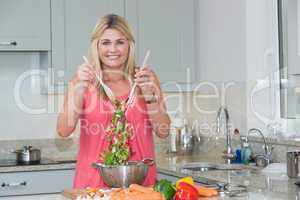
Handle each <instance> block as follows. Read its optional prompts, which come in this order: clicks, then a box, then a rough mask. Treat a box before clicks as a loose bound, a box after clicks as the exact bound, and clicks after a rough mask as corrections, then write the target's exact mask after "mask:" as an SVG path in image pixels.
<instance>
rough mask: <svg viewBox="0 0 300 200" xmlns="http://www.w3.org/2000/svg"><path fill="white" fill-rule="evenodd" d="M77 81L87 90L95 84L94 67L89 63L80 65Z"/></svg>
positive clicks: (76, 76)
mask: <svg viewBox="0 0 300 200" xmlns="http://www.w3.org/2000/svg"><path fill="white" fill-rule="evenodd" d="M75 80H76V83H79V84H80V86H82V87H84V88H87V87H88V86H89V85H90V84H91V83H94V82H95V70H94V67H93V66H92V65H91V64H88V63H83V64H81V65H79V66H78V68H77V71H76V75H75Z"/></svg>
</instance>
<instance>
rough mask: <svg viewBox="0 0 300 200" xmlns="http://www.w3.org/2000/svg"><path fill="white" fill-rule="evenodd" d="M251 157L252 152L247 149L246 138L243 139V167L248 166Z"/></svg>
mask: <svg viewBox="0 0 300 200" xmlns="http://www.w3.org/2000/svg"><path fill="white" fill-rule="evenodd" d="M242 141H243V139H242ZM251 155H252V150H251V148H250V147H249V143H248V141H247V138H245V139H244V141H243V143H242V163H243V164H245V165H248V164H249V163H250V160H251Z"/></svg>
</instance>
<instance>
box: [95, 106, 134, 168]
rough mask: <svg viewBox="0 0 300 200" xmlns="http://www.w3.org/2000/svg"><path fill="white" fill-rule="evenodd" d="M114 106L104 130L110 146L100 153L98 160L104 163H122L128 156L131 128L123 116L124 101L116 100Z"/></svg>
mask: <svg viewBox="0 0 300 200" xmlns="http://www.w3.org/2000/svg"><path fill="white" fill-rule="evenodd" d="M115 107H116V110H115V112H114V113H113V116H112V120H111V124H110V126H109V127H108V129H107V130H106V133H107V136H106V139H107V141H108V142H109V143H110V147H109V149H106V150H105V151H104V152H102V153H101V154H100V160H103V163H104V164H106V165H122V164H125V163H126V162H127V161H128V160H129V157H130V146H129V139H130V136H131V131H132V130H131V128H130V126H129V125H128V123H127V120H126V117H125V107H124V103H121V102H119V101H116V102H115Z"/></svg>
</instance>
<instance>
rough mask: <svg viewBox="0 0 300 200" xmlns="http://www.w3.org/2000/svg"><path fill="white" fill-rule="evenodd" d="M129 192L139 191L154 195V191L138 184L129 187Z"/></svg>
mask: <svg viewBox="0 0 300 200" xmlns="http://www.w3.org/2000/svg"><path fill="white" fill-rule="evenodd" d="M129 191H137V192H141V193H153V189H151V188H148V187H144V186H141V185H138V184H131V185H130V186H129Z"/></svg>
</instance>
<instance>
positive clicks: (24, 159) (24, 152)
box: [13, 146, 41, 164]
mask: <svg viewBox="0 0 300 200" xmlns="http://www.w3.org/2000/svg"><path fill="white" fill-rule="evenodd" d="M13 153H15V154H16V161H17V163H21V164H38V163H40V160H41V150H39V149H34V148H32V146H24V147H23V148H22V149H18V150H16V151H14V152H13Z"/></svg>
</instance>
